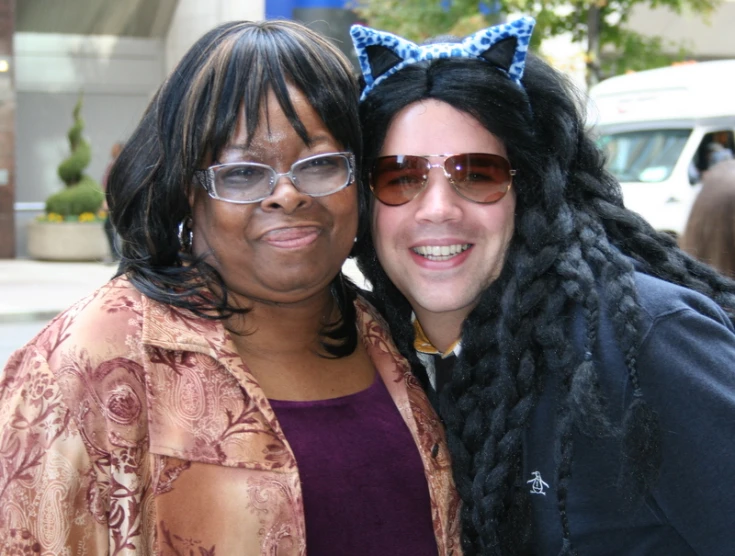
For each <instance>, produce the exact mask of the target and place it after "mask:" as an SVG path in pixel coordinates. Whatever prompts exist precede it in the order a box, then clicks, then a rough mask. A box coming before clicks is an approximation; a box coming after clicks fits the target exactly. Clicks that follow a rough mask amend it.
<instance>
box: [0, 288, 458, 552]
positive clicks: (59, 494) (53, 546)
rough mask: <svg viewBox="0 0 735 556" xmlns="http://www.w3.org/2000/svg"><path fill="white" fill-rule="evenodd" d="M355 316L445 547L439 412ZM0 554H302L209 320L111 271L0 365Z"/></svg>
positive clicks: (287, 497) (256, 423)
mask: <svg viewBox="0 0 735 556" xmlns="http://www.w3.org/2000/svg"><path fill="white" fill-rule="evenodd" d="M356 306H357V312H358V327H359V330H360V336H361V338H362V341H363V342H364V343H365V345H366V347H367V350H368V353H369V355H370V357H371V359H372V361H373V364H374V366H375V368H376V369H377V370H378V372H379V373H380V375H381V376H382V378H383V381H384V382H385V384H386V386H387V388H388V391H389V392H390V394H391V396H392V398H393V400H394V401H395V403H396V406H397V407H398V409H399V411H400V413H401V415H402V416H403V418H404V419H405V421H406V424H407V425H408V427H409V429H410V431H411V433H412V435H413V438H414V440H415V441H416V444H417V446H418V448H419V451H420V453H421V457H422V460H423V464H424V471H425V473H426V478H427V480H428V484H429V491H430V495H431V501H432V515H433V521H434V530H435V533H436V539H437V544H438V547H439V554H440V555H449V554H452V555H459V554H460V545H459V520H458V509H459V501H458V497H457V495H456V492H455V489H454V484H453V481H452V478H451V471H450V462H449V455H448V451H447V448H446V444H445V439H444V434H443V431H442V427H441V424H440V422H439V420H438V419H437V417H436V415H435V413H434V411H433V410H432V408H431V406H430V405H429V403H428V401H427V399H426V397H425V396H424V394H423V392H422V390H421V387H420V386H419V384H418V383H417V382H416V381H415V379H414V378H413V376H412V375H411V374H410V371H409V368H408V365H407V363H406V362H405V360H404V359H403V358H402V357H401V356H400V355H399V354H398V352H397V350H396V348H395V347H394V345H393V343H392V341H391V340H390V338H389V336H388V335H387V333H386V327H385V325H384V323H383V322H382V321H381V320H380V318H379V317H378V316H377V314H376V313H375V311H374V309H372V308H371V307H370V306H369V305H368V304H367V303H366V302H365V301H363V300H361V299H358V300H357V301H356ZM0 554H49V555H51V554H53V555H72V554H74V555H90V556H91V555H106V554H111V555H142V554H161V555H174V554H175V555H196V556H205V555H215V554H217V555H228V556H229V555H257V554H268V555H278V556H292V555H294V556H295V555H304V554H306V545H305V525H304V516H303V506H302V497H301V490H300V482H299V474H298V469H297V462H296V461H295V459H294V455H293V453H292V451H291V449H290V447H289V445H288V442H287V441H286V439H285V438H284V435H283V432H282V430H281V428H280V426H279V424H278V421H277V419H276V417H275V414H274V412H273V410H272V409H271V407H270V405H269V403H268V400H267V398H266V397H265V395H264V394H263V391H262V390H261V389H260V387H259V386H258V384H257V382H255V380H254V378H253V376H252V375H251V374H250V373H249V372H248V369H247V366H246V365H245V364H244V363H243V361H242V359H241V358H240V356H239V355H238V353H237V351H236V349H235V346H234V344H233V343H232V340H231V338H230V336H229V334H228V333H226V331H225V329H224V327H223V325H222V323H221V322H212V321H207V320H206V319H201V318H197V317H195V316H193V315H192V314H191V313H189V312H187V311H182V310H178V309H175V308H172V307H170V306H168V305H164V304H161V303H158V302H155V301H152V300H151V299H149V298H146V297H145V296H143V295H141V294H140V293H138V292H137V290H135V288H133V287H132V285H131V284H130V282H129V281H128V280H127V279H125V278H117V279H114V280H112V281H111V282H109V283H108V284H107V285H105V286H103V287H102V288H100V289H99V290H97V291H96V292H95V293H93V294H92V295H90V296H89V297H87V298H85V299H83V300H81V301H80V302H78V303H77V304H75V305H74V306H72V307H71V308H70V309H68V310H67V311H65V312H64V313H62V314H61V315H59V316H58V317H56V318H55V319H54V320H53V321H51V322H50V323H49V325H48V326H47V327H46V328H45V329H44V330H43V331H41V333H39V335H38V336H37V337H36V338H35V339H33V340H32V341H31V342H29V343H28V344H27V345H26V346H25V347H23V348H21V349H20V350H18V351H16V352H15V353H14V354H13V355H12V356H11V358H10V360H9V362H8V364H7V366H6V368H5V370H4V372H3V374H2V375H0Z"/></svg>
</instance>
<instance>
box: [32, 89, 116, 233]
mask: <svg viewBox="0 0 735 556" xmlns="http://www.w3.org/2000/svg"><path fill="white" fill-rule="evenodd" d="M81 112H82V95H81V93H80V95H79V99H78V100H77V103H76V104H75V105H74V112H73V115H74V124H73V125H72V127H71V129H69V132H68V133H67V138H68V139H69V148H70V150H71V154H70V155H69V157H68V158H66V159H65V160H64V161H63V162H62V163H61V164H59V167H58V169H57V173H58V174H59V177H60V178H61V181H63V182H64V184H65V185H66V187H65V188H64V189H62V190H61V191H59V192H58V193H54V194H53V195H51V196H50V197H49V198H48V199H46V218H45V219H44V220H47V221H58V220H56V219H57V218H59V217H63V219H64V220H77V219H78V217H79V216H80V215H81V214H84V213H91V215H95V216H93V217H92V218H104V214H103V215H102V216H99V215H98V213H99V211H100V209H101V208H102V203H103V201H104V199H105V194H104V192H103V191H102V188H101V187H100V186H99V184H98V183H97V182H96V181H94V180H93V179H92V178H90V177H89V176H88V175H86V174H85V173H84V169H85V168H86V167H87V166H88V165H89V162H90V160H91V158H92V149H91V147H90V145H89V143H88V142H87V141H86V140H85V139H84V137H83V136H82V131H83V130H84V120H83V119H82V116H81ZM50 216H52V217H53V218H49V217H50ZM85 217H89V215H85Z"/></svg>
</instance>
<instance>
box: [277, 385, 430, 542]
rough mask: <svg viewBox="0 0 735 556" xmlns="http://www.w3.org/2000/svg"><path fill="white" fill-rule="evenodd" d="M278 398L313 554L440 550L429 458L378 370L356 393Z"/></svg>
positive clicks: (278, 412) (281, 422) (282, 424)
mask: <svg viewBox="0 0 735 556" xmlns="http://www.w3.org/2000/svg"><path fill="white" fill-rule="evenodd" d="M270 403H271V406H272V407H273V410H274V411H275V413H276V416H277V417H278V421H279V423H280V424H281V427H282V428H283V432H284V433H285V435H286V439H287V440H288V442H289V444H290V445H291V448H292V449H293V452H294V455H295V456H296V462H297V464H298V468H299V476H300V478H301V488H302V491H303V495H304V514H305V519H306V550H307V552H308V554H309V556H327V555H328V556H333V555H334V554H349V555H350V556H386V555H387V554H401V555H402V556H414V555H415V556H430V555H432V554H434V555H436V554H437V547H436V539H435V537H434V528H433V525H432V518H431V499H430V497H429V487H428V484H427V481H426V477H425V475H424V467H423V464H422V463H421V456H420V455H419V451H418V448H417V447H416V443H415V442H414V439H413V437H412V436H411V432H410V431H409V429H408V427H407V426H406V423H405V422H404V421H403V417H401V414H400V413H399V412H398V408H397V407H396V405H395V403H394V402H393V399H392V398H391V397H390V394H389V393H388V390H387V389H386V388H385V385H384V384H383V381H382V380H381V379H380V376H379V375H378V374H377V373H376V379H375V382H373V384H372V386H370V387H369V388H368V389H367V390H363V391H362V392H357V393H355V394H351V395H349V396H344V397H341V398H333V399H329V400H319V401H311V402H292V401H278V400H270Z"/></svg>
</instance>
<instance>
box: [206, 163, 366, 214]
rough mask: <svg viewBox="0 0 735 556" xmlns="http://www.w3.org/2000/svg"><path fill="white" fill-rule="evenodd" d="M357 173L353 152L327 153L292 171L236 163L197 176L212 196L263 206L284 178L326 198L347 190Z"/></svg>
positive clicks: (303, 190)
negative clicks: (279, 181)
mask: <svg viewBox="0 0 735 556" xmlns="http://www.w3.org/2000/svg"><path fill="white" fill-rule="evenodd" d="M354 174H355V158H354V156H353V154H352V153H349V152H343V153H326V154H318V155H315V156H310V157H308V158H304V159H301V160H297V161H296V162H294V163H293V165H292V166H291V169H290V170H289V171H288V172H284V173H278V172H276V171H275V170H274V169H273V168H272V167H271V166H268V165H267V164H260V163H258V162H236V163H232V164H218V165H215V166H210V167H209V168H207V169H206V170H197V171H196V172H195V176H197V178H198V179H199V182H200V183H201V184H202V186H203V187H204V188H205V189H206V190H207V192H208V193H209V196H210V197H212V198H214V199H219V200H220V201H227V202H228V203H237V204H247V203H259V202H260V201H262V200H263V199H266V198H267V197H269V196H270V195H271V194H272V193H273V190H274V189H275V188H276V183H277V182H278V180H279V179H280V178H282V177H284V176H285V177H287V178H288V179H290V180H291V183H293V185H294V187H295V188H296V189H298V190H299V191H300V192H301V193H304V194H306V195H309V196H310V197H324V196H326V195H331V194H332V193H336V192H337V191H340V190H342V189H344V188H345V187H347V186H348V185H349V184H350V183H352V181H353V176H354Z"/></svg>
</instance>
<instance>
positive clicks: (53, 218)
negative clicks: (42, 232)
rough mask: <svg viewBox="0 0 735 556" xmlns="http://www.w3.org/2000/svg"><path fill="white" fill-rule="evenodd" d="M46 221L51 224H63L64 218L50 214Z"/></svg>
mask: <svg viewBox="0 0 735 556" xmlns="http://www.w3.org/2000/svg"><path fill="white" fill-rule="evenodd" d="M46 220H48V221H49V222H63V221H64V217H63V216H61V215H60V214H58V213H56V212H49V213H48V215H47V216H46Z"/></svg>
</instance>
